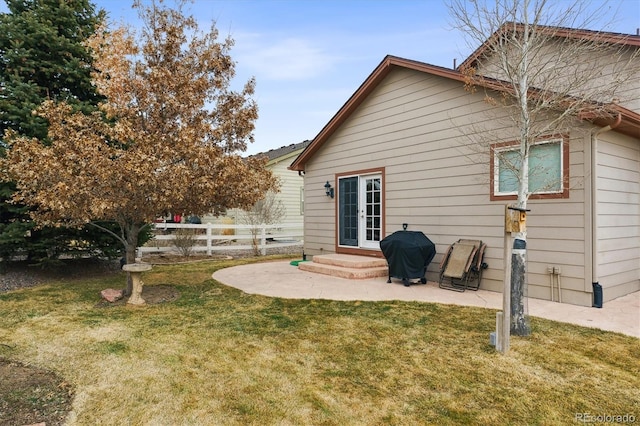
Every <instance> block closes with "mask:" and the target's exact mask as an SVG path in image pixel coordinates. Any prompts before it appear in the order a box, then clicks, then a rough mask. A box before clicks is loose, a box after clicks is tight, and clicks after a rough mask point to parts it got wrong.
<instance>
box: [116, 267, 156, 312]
mask: <svg viewBox="0 0 640 426" xmlns="http://www.w3.org/2000/svg"><path fill="white" fill-rule="evenodd" d="M151 267H152V266H151V265H150V264H149V263H128V264H126V265H124V266H123V267H122V270H123V271H126V272H128V273H129V274H131V283H132V284H133V288H132V290H131V296H130V297H129V300H128V301H127V303H129V304H131V305H144V304H145V301H144V299H143V298H142V286H144V283H143V282H142V273H143V272H145V271H150V270H151Z"/></svg>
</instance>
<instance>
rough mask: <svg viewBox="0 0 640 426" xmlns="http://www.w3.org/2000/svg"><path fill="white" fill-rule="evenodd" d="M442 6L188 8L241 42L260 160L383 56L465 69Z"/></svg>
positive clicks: (203, 0) (119, 18)
mask: <svg viewBox="0 0 640 426" xmlns="http://www.w3.org/2000/svg"><path fill="white" fill-rule="evenodd" d="M142 1H143V2H147V1H148V0H142ZM166 1H167V4H172V3H171V0H166ZM445 1H446V0H195V1H194V2H193V4H191V5H190V6H189V7H190V12H191V14H193V15H194V16H195V17H196V18H197V19H198V22H199V26H200V29H201V30H208V29H209V28H210V26H211V24H212V23H213V22H215V25H216V28H217V29H218V31H219V33H220V36H221V37H226V36H230V37H231V38H233V39H234V40H235V45H234V47H233V48H232V50H231V56H232V58H233V60H234V61H235V62H236V77H235V79H234V84H237V87H241V86H242V85H243V84H244V83H245V82H246V81H247V80H248V79H249V78H251V77H255V79H256V93H255V95H254V99H255V101H256V102H257V104H258V108H259V118H258V120H257V122H256V129H255V131H254V138H255V142H254V143H253V144H250V145H249V147H248V149H247V151H246V154H257V153H260V152H266V151H268V150H270V149H276V148H279V147H282V146H286V145H290V144H295V143H299V142H302V141H304V140H307V139H313V138H314V137H315V136H316V135H317V134H318V133H319V132H320V131H321V130H322V128H323V127H324V126H325V124H327V123H328V122H329V120H331V118H332V117H333V116H334V115H335V114H336V112H337V111H338V110H339V109H340V108H341V107H342V105H343V104H344V103H345V102H346V101H347V100H348V99H349V97H350V96H351V95H352V94H353V93H354V92H355V91H356V90H357V89H358V87H359V86H360V85H361V84H362V83H363V82H364V80H365V79H366V78H367V77H368V76H369V74H370V73H371V72H372V71H373V70H374V69H375V68H376V67H377V66H378V64H380V62H381V61H382V60H383V59H384V57H385V56H386V55H394V56H400V57H403V58H407V59H413V60H418V61H422V62H426V63H429V64H432V65H438V66H443V67H448V68H452V67H453V61H454V59H456V60H457V63H458V64H459V63H460V62H462V60H464V59H465V58H466V57H467V56H468V55H469V54H470V53H471V52H472V50H473V49H472V48H470V47H468V46H467V44H466V43H465V40H464V34H462V33H461V32H460V31H458V30H454V29H452V25H451V18H450V16H449V11H448V9H447V6H446V3H445ZM566 1H568V0H555V1H552V2H551V3H556V4H557V3H558V2H560V3H562V2H566ZM93 3H94V4H95V5H96V6H97V7H98V8H101V9H104V10H106V11H107V13H108V16H109V19H110V21H113V22H114V23H116V24H117V23H120V22H125V23H128V24H131V25H133V26H135V25H136V21H137V13H136V10H134V9H132V8H131V4H132V0H93ZM593 3H594V4H596V5H597V4H606V7H605V9H604V10H605V11H606V12H607V13H612V14H615V17H614V18H613V19H612V20H611V21H612V22H613V25H611V26H610V27H608V28H606V30H609V31H614V32H621V33H627V34H636V29H637V28H640V0H616V1H612V0H602V1H594V2H593ZM610 5H615V6H613V9H615V8H617V7H618V5H619V9H618V11H617V12H616V13H614V12H613V9H612V7H611V6H610ZM6 10H7V9H6V6H5V5H4V4H0V12H6ZM607 21H609V20H607ZM590 29H595V30H599V29H602V28H590Z"/></svg>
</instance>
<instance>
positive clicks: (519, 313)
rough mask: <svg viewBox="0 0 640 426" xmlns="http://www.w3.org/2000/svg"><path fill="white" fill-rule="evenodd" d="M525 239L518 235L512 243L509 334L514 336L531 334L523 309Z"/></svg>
mask: <svg viewBox="0 0 640 426" xmlns="http://www.w3.org/2000/svg"><path fill="white" fill-rule="evenodd" d="M523 234H524V233H523ZM526 238H527V237H526V234H524V235H521V234H520V233H519V234H518V236H517V237H516V239H515V240H514V242H513V251H512V252H511V334H513V335H516V336H528V335H530V334H531V327H530V325H529V318H528V316H527V312H526V309H525V307H526V297H527V282H526V280H527V241H526Z"/></svg>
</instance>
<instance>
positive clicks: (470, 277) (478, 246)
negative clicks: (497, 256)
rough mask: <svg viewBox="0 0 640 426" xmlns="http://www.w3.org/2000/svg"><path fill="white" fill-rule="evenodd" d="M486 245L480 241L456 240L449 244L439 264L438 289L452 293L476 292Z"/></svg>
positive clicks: (485, 265)
mask: <svg viewBox="0 0 640 426" xmlns="http://www.w3.org/2000/svg"><path fill="white" fill-rule="evenodd" d="M486 247H487V245H486V244H483V243H482V241H480V240H464V239H462V240H458V241H457V242H455V243H453V244H451V245H450V246H449V249H448V250H447V253H446V254H445V256H444V257H443V258H442V261H441V262H440V288H446V289H448V290H454V291H460V292H462V291H465V290H466V289H468V288H469V289H472V290H478V288H479V287H480V280H481V279H482V271H483V270H484V269H486V268H487V267H488V265H487V264H486V263H484V251H485V249H486Z"/></svg>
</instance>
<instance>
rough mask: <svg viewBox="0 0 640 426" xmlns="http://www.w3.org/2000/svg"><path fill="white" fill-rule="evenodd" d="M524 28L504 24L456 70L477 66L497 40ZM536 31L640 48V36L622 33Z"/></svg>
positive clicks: (559, 29)
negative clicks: (476, 63)
mask: <svg viewBox="0 0 640 426" xmlns="http://www.w3.org/2000/svg"><path fill="white" fill-rule="evenodd" d="M523 28H524V25H523V24H516V23H513V22H512V23H506V24H503V25H502V26H501V27H500V28H499V29H498V30H497V31H496V32H494V33H493V34H492V35H491V37H489V39H488V40H487V41H485V42H484V43H482V45H481V46H480V47H478V48H477V49H476V50H475V52H473V53H472V54H471V55H469V57H468V58H467V59H465V60H464V61H463V62H462V63H461V64H460V65H459V66H458V67H456V70H464V69H465V68H468V67H471V66H474V65H475V62H476V61H477V60H478V58H479V57H480V56H482V55H483V54H484V53H485V52H486V50H487V49H488V47H489V46H490V45H491V44H492V43H493V42H494V41H495V39H496V38H498V37H501V36H502V35H503V34H505V33H511V32H513V31H514V30H515V31H516V32H521V31H522V30H523ZM536 30H537V31H539V32H542V33H543V34H545V35H548V36H553V37H560V38H570V39H575V40H587V41H597V42H600V43H608V44H612V45H620V46H630V47H631V46H633V47H640V35H630V34H621V33H612V32H605V31H592V30H582V29H575V28H564V27H552V26H545V25H538V26H536Z"/></svg>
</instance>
